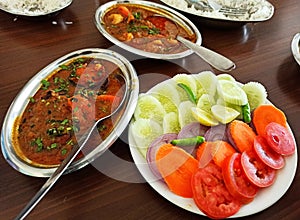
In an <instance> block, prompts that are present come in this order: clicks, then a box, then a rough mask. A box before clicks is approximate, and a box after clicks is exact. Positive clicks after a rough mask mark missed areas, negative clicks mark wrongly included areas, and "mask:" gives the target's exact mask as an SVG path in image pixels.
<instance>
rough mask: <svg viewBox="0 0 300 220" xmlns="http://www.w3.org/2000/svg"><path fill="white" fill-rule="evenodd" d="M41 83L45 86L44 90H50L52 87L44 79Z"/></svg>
mask: <svg viewBox="0 0 300 220" xmlns="http://www.w3.org/2000/svg"><path fill="white" fill-rule="evenodd" d="M41 83H42V85H43V87H42V88H43V89H45V90H46V89H48V87H49V86H50V83H49V82H48V81H47V80H45V79H43V80H42V81H41Z"/></svg>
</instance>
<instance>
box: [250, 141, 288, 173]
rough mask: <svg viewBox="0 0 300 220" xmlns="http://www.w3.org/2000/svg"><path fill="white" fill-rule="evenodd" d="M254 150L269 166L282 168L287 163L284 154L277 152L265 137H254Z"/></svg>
mask: <svg viewBox="0 0 300 220" xmlns="http://www.w3.org/2000/svg"><path fill="white" fill-rule="evenodd" d="M254 150H255V152H256V154H257V156H258V157H259V158H260V159H261V160H262V162H264V163H265V164H266V165H267V166H269V167H271V168H273V169H281V168H282V167H284V165H285V161H284V158H283V156H281V155H280V154H278V153H276V152H275V151H274V150H273V149H272V148H271V147H270V146H269V144H268V142H267V141H266V139H265V138H263V137H262V136H257V137H255V139H254Z"/></svg>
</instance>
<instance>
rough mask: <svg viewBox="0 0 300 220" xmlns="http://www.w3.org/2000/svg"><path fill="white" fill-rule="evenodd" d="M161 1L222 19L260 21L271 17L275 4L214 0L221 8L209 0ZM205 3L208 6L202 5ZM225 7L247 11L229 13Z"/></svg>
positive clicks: (202, 15) (250, 0) (238, 0)
mask: <svg viewBox="0 0 300 220" xmlns="http://www.w3.org/2000/svg"><path fill="white" fill-rule="evenodd" d="M161 2H163V3H165V4H166V5H168V6H171V7H173V8H175V9H177V10H180V11H183V12H185V13H188V14H192V15H196V16H199V17H202V18H209V19H214V20H221V21H233V22H243V23H246V22H260V21H266V20H269V19H271V18H272V16H273V14H274V6H273V5H272V4H271V3H270V2H268V1H266V0H249V1H243V0H213V2H215V3H217V4H218V5H219V6H221V7H222V8H221V9H219V10H216V9H212V7H209V3H208V1H207V0H181V1H178V0H161ZM198 2H200V7H199V3H198ZM203 4H204V5H206V6H208V7H202V6H201V5H203ZM225 7H226V8H229V9H230V10H232V9H242V10H243V11H244V12H245V13H243V14H231V15H229V14H227V13H224V12H223V10H222V9H223V8H225Z"/></svg>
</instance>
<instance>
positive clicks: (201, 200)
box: [192, 162, 241, 219]
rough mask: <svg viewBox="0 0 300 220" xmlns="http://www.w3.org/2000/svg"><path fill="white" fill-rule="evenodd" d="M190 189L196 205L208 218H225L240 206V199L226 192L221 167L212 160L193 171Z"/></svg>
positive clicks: (235, 211)
mask: <svg viewBox="0 0 300 220" xmlns="http://www.w3.org/2000/svg"><path fill="white" fill-rule="evenodd" d="M192 190H193V198H194V201H195V203H196V205H197V206H198V208H199V209H200V210H201V211H202V212H203V213H205V214H206V215H207V216H208V217H210V218H215V219H222V218H227V217H229V216H231V215H233V214H235V213H237V212H238V211H239V209H240V207H241V203H240V201H239V200H237V199H236V198H234V197H233V196H232V195H231V194H230V193H229V192H228V190H227V188H226V186H225V184H224V181H223V176H222V170H221V168H220V167H218V166H217V165H215V164H214V163H212V162H211V163H209V164H208V165H207V166H206V167H204V168H199V169H198V170H197V171H196V173H194V175H193V177H192Z"/></svg>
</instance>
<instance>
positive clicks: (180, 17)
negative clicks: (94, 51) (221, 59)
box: [94, 0, 202, 60]
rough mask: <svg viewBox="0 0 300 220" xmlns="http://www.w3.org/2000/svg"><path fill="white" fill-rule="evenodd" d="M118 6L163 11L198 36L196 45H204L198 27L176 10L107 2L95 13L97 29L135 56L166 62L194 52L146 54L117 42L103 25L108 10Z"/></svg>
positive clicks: (164, 7) (160, 6)
mask: <svg viewBox="0 0 300 220" xmlns="http://www.w3.org/2000/svg"><path fill="white" fill-rule="evenodd" d="M116 4H129V5H142V6H146V7H150V8H153V9H159V10H161V11H163V12H164V13H165V14H164V15H166V17H169V18H172V19H174V20H175V22H178V23H180V24H182V25H183V26H184V27H186V28H187V29H189V30H190V31H192V32H193V33H194V34H195V35H196V39H197V40H196V44H199V45H201V43H202V37H201V34H200V32H199V30H198V29H197V27H196V26H195V25H194V24H193V23H192V22H191V21H190V20H189V19H188V18H186V17H185V16H183V15H182V14H180V13H179V12H176V11H175V10H173V9H171V8H169V7H167V6H163V5H161V4H158V3H154V2H149V1H139V0H138V1H133V0H131V1H110V2H107V3H105V4H103V5H101V6H100V7H99V8H98V9H97V10H96V13H95V17H94V19H95V25H96V27H97V29H98V30H99V32H100V33H101V34H102V35H103V36H104V37H105V38H106V39H108V40H109V41H111V42H112V43H113V44H115V45H117V46H119V47H121V48H123V49H125V50H127V51H129V52H132V53H134V54H137V55H140V56H143V57H148V58H154V59H166V60H171V59H179V58H183V57H186V56H188V55H191V54H192V53H193V51H192V50H190V49H188V50H186V51H184V52H181V53H176V54H158V53H150V52H146V51H143V50H139V49H136V48H134V47H131V46H129V45H126V44H125V43H123V42H121V41H119V40H117V39H116V38H114V37H113V36H111V35H110V34H109V33H108V32H107V31H106V29H105V25H104V23H103V17H104V15H105V13H106V12H107V10H108V9H109V8H111V7H113V6H114V5H116Z"/></svg>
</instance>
